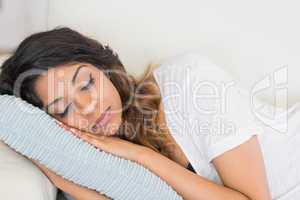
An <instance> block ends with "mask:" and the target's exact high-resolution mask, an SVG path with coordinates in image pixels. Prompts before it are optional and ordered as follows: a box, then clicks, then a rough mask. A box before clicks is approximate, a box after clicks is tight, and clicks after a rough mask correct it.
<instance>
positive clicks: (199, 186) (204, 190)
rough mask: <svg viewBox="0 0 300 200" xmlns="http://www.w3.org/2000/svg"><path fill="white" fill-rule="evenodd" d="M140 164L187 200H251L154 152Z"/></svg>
mask: <svg viewBox="0 0 300 200" xmlns="http://www.w3.org/2000/svg"><path fill="white" fill-rule="evenodd" d="M139 162H140V163H141V164H142V165H144V166H145V167H146V168H148V169H149V170H150V171H152V172H153V173H155V174H156V175H158V176H159V177H161V178H162V179H163V180H164V181H166V182H167V183H168V184H169V185H170V186H171V187H173V188H174V190H175V191H177V192H178V194H179V195H181V196H182V197H183V198H184V199H185V200H194V199H199V200H227V199H228V200H232V199H235V200H246V199H249V198H248V197H246V196H245V195H243V194H242V193H240V192H238V191H236V190H233V189H230V188H227V187H224V186H221V185H218V184H216V183H214V182H212V181H210V180H208V179H205V178H204V177H201V176H199V175H196V174H194V173H192V172H190V171H189V170H187V169H185V168H184V167H182V166H180V165H179V164H177V163H175V162H173V161H171V160H170V159H168V158H166V157H164V156H163V155H161V154H158V153H154V152H153V151H146V152H145V153H144V154H143V155H142V156H141V158H140V161H139Z"/></svg>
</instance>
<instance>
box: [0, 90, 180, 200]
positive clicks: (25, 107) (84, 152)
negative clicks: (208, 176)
mask: <svg viewBox="0 0 300 200" xmlns="http://www.w3.org/2000/svg"><path fill="white" fill-rule="evenodd" d="M0 112H1V115H0V140H3V141H4V142H5V143H6V144H8V145H9V146H10V147H11V148H13V149H15V150H16V151H17V152H19V153H21V154H22V155H24V156H26V157H28V158H31V159H33V160H36V161H38V162H39V163H41V164H43V165H45V166H46V167H47V168H49V169H51V170H52V171H54V172H55V173H57V174H58V175H60V176H62V177H64V178H65V179H67V180H69V181H72V182H74V183H77V184H79V185H81V186H85V187H88V188H90V189H93V190H96V191H98V192H99V193H102V194H105V195H107V196H108V197H110V198H112V199H115V200H134V199H141V200H158V199H162V200H169V199H170V200H173V199H174V200H179V199H182V198H181V197H180V196H179V195H178V194H177V193H176V192H175V191H174V190H173V189H172V188H171V187H170V186H169V185H167V184H166V183H165V182H164V181H163V180H162V179H160V178H159V177H158V176H156V175H154V174H153V173H152V172H150V171H149V170H148V169H146V168H144V167H143V166H141V165H139V164H137V163H135V162H132V161H129V160H125V159H123V158H120V157H117V156H113V155H112V154H109V153H106V152H104V151H101V150H99V149H96V148H94V147H93V146H91V145H90V144H88V143H86V142H84V141H83V140H81V139H79V138H77V137H75V136H74V135H73V134H70V133H68V132H67V131H66V130H65V129H63V128H61V127H60V126H59V125H57V124H56V122H55V119H54V118H52V117H51V116H50V115H48V114H47V113H46V112H45V111H43V110H41V109H39V108H37V107H34V106H33V105H31V104H29V103H27V102H25V101H24V100H22V99H21V98H19V97H15V96H11V95H6V94H5V95H0Z"/></svg>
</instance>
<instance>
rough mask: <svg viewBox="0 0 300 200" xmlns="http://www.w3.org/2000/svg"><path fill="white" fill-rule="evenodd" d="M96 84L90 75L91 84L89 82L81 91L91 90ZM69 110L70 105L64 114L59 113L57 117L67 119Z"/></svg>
mask: <svg viewBox="0 0 300 200" xmlns="http://www.w3.org/2000/svg"><path fill="white" fill-rule="evenodd" d="M94 82H95V79H94V78H93V77H92V75H91V74H90V80H89V82H88V83H87V84H86V85H85V86H83V87H82V88H80V90H81V91H83V90H87V89H89V88H90V86H91V85H92V84H94ZM69 108H70V104H69V105H68V106H67V108H66V109H65V110H64V112H62V113H58V114H57V115H58V116H59V117H60V118H63V117H65V116H66V115H67V113H68V111H69Z"/></svg>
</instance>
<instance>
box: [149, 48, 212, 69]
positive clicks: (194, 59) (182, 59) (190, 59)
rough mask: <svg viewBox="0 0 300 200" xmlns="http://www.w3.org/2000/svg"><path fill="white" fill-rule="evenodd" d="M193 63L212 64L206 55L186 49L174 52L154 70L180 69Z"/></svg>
mask: <svg viewBox="0 0 300 200" xmlns="http://www.w3.org/2000/svg"><path fill="white" fill-rule="evenodd" d="M195 64H198V65H199V64H203V65H205V64H206V65H207V64H212V62H211V61H210V60H209V59H208V57H207V56H205V55H203V54H202V53H200V52H199V51H187V52H184V53H180V54H175V55H173V56H170V57H168V58H166V59H164V60H163V61H162V63H161V64H160V65H159V66H158V67H157V68H156V69H155V71H164V70H174V69H177V70H178V69H182V68H186V67H190V66H193V65H195Z"/></svg>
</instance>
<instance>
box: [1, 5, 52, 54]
mask: <svg viewBox="0 0 300 200" xmlns="http://www.w3.org/2000/svg"><path fill="white" fill-rule="evenodd" d="M0 1H1V7H0V27H1V31H0V51H2V52H3V51H5V52H7V51H11V50H12V49H14V48H15V47H16V46H17V45H18V44H19V43H20V41H21V40H23V39H24V38H25V37H26V36H28V35H29V34H31V33H34V32H37V31H41V30H46V28H47V15H48V0H0Z"/></svg>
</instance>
